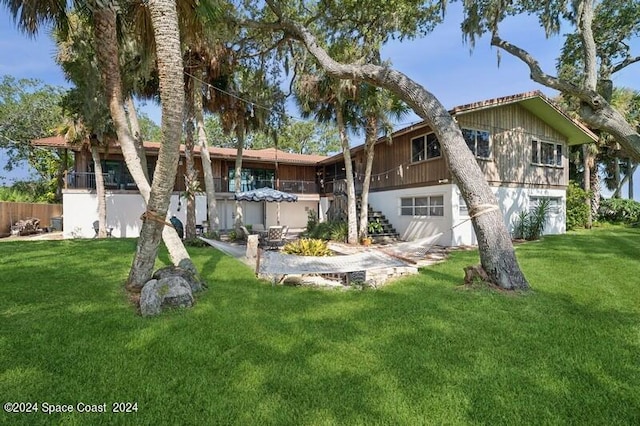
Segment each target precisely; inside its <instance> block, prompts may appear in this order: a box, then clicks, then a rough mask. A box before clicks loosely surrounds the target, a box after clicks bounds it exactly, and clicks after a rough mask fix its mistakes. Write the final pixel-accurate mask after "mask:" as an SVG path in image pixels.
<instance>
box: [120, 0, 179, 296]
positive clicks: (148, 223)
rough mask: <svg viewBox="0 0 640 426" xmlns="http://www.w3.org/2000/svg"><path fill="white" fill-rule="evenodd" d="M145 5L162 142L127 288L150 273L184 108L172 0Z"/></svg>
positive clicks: (166, 205)
mask: <svg viewBox="0 0 640 426" xmlns="http://www.w3.org/2000/svg"><path fill="white" fill-rule="evenodd" d="M148 5H149V11H150V13H151V23H152V25H153V33H154V36H155V40H156V58H157V61H158V76H159V80H160V100H161V102H162V145H161V146H160V152H159V153H158V162H157V164H156V170H155V174H154V179H153V183H152V184H151V194H150V195H149V203H148V204H147V211H146V213H145V214H146V218H145V220H144V221H143V223H142V229H141V230H140V238H138V246H137V248H136V257H135V258H134V261H133V265H132V267H131V272H130V273H129V280H128V285H129V287H130V288H131V287H132V288H142V286H144V284H145V283H146V282H147V281H148V280H149V278H151V275H152V273H153V266H154V264H155V260H156V255H157V252H158V245H159V244H160V239H161V238H162V230H163V229H164V227H165V224H164V219H165V218H166V216H167V209H168V208H169V201H170V198H171V192H172V191H173V185H174V182H175V178H176V169H177V167H178V159H179V157H180V136H181V134H182V122H183V108H184V87H183V76H182V73H183V70H184V67H183V63H182V54H181V51H180V31H179V28H178V13H177V11H176V4H175V2H173V1H170V0H149V3H148Z"/></svg>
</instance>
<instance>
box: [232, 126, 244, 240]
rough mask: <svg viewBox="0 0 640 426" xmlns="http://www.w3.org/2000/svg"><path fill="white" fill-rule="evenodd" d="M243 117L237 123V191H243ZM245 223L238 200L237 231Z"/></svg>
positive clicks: (239, 230) (235, 177)
mask: <svg viewBox="0 0 640 426" xmlns="http://www.w3.org/2000/svg"><path fill="white" fill-rule="evenodd" d="M242 120H243V117H240V119H239V120H238V123H237V124H236V138H237V144H236V152H237V154H236V167H235V175H234V185H235V192H236V194H237V193H238V192H241V191H242V188H241V186H242V150H243V148H244V122H243V121H242ZM243 224H244V221H243V212H242V204H241V202H240V201H236V220H235V222H234V228H235V230H236V232H241V228H240V227H241V226H242V225H243Z"/></svg>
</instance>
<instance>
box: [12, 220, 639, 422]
mask: <svg viewBox="0 0 640 426" xmlns="http://www.w3.org/2000/svg"><path fill="white" fill-rule="evenodd" d="M134 249H135V246H134V242H133V241H131V240H117V239H108V240H73V241H42V242H16V243H2V244H0V271H1V272H0V282H1V284H0V321H1V322H0V324H1V325H0V402H2V403H4V402H7V401H16V402H38V403H39V404H40V407H42V404H43V403H45V402H46V403H49V404H70V405H72V406H74V408H76V404H78V403H79V402H83V403H87V404H102V403H107V407H106V408H107V411H110V410H111V403H114V402H119V401H123V402H126V401H130V402H137V412H135V413H128V414H127V413H123V414H113V413H107V414H102V413H98V414H86V413H78V412H73V413H64V414H50V415H46V414H44V413H42V410H40V412H38V413H31V414H7V413H5V412H0V423H2V424H11V425H16V424H29V425H36V424H65V425H67V424H78V425H79V424H168V425H169V424H170V425H173V424H241V425H245V424H277V425H281V424H292V425H301V424H308V425H311V424H443V423H446V424H492V425H493V424H580V425H582V424H597V425H602V424H607V425H608V424H640V287H639V286H640V278H639V276H640V274H639V273H640V264H639V262H638V259H639V258H640V229H637V228H636V229H631V228H604V229H596V230H594V231H591V232H586V231H583V232H577V233H571V234H568V235H564V236H553V237H545V239H544V240H543V241H541V242H532V243H526V244H523V245H520V246H518V248H517V253H518V258H519V260H520V262H521V266H522V268H523V269H524V271H525V274H526V276H527V277H528V279H529V280H530V283H531V285H532V287H533V291H531V292H529V293H526V294H504V293H499V292H495V291H491V290H488V289H484V290H483V289H480V290H478V289H475V290H469V289H465V288H463V287H461V286H460V284H461V281H462V277H463V273H462V268H463V267H464V266H466V265H468V264H471V263H477V253H474V252H461V253H456V254H454V255H453V256H452V257H451V259H450V260H449V261H447V262H445V263H443V264H440V265H437V266H435V267H430V268H428V269H424V270H422V271H421V273H420V274H419V275H417V276H414V277H410V278H405V279H402V280H400V281H398V282H396V283H394V284H391V285H389V286H387V287H385V288H383V289H381V290H377V291H361V292H358V291H352V292H336V291H320V290H313V289H303V288H291V287H279V286H278V287H272V286H271V285H269V284H268V283H264V282H260V281H258V280H256V279H255V278H254V277H253V274H252V272H251V271H250V270H249V269H247V268H246V267H244V266H243V265H242V264H241V263H239V262H238V261H236V260H235V259H231V258H228V257H226V256H223V255H221V254H220V253H219V252H217V251H215V250H213V249H207V248H193V249H190V252H191V253H192V257H193V260H194V261H195V263H196V264H197V265H198V267H199V268H200V270H201V271H202V273H203V275H204V277H205V278H206V279H207V281H208V282H209V285H210V288H209V290H208V291H206V292H205V293H203V294H201V295H200V296H199V297H198V303H197V304H196V306H195V307H194V308H192V309H190V310H175V311H172V312H168V313H165V314H163V315H161V316H160V317H156V318H151V319H147V318H141V317H138V316H136V315H134V311H133V309H132V308H131V306H130V305H129V304H128V302H127V299H126V296H125V293H124V291H123V289H122V281H123V280H124V278H125V277H126V275H127V272H128V268H129V266H130V262H131V259H132V255H133V251H134ZM163 262H164V263H167V262H168V259H167V257H166V254H163V255H162V256H161V261H160V262H159V264H160V263H163Z"/></svg>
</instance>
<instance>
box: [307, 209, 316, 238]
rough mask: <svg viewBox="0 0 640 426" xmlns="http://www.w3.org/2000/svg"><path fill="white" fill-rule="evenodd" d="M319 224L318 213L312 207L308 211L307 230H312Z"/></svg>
mask: <svg viewBox="0 0 640 426" xmlns="http://www.w3.org/2000/svg"><path fill="white" fill-rule="evenodd" d="M316 226H318V214H317V213H316V211H315V210H313V209H311V210H309V212H307V232H312V231H313V230H314V229H315V228H316Z"/></svg>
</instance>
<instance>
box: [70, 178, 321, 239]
mask: <svg viewBox="0 0 640 426" xmlns="http://www.w3.org/2000/svg"><path fill="white" fill-rule="evenodd" d="M178 197H179V194H178V193H177V192H176V193H174V194H173V195H172V196H171V201H170V204H169V210H168V213H169V216H172V215H175V216H176V217H177V218H178V219H180V221H182V223H183V224H186V222H187V217H186V207H187V206H186V200H185V199H184V198H181V199H179V198H178ZM106 199H107V227H111V228H113V232H112V235H113V236H114V237H119V238H127V237H128V238H136V237H138V236H139V235H140V228H141V226H142V221H141V220H140V216H141V215H142V213H144V211H145V205H144V202H143V200H142V197H141V196H140V194H138V193H134V192H125V191H107V194H106ZM62 203H63V207H62V208H63V229H64V233H63V235H64V237H65V238H93V237H94V235H95V231H94V230H93V222H94V221H96V220H98V199H97V196H96V194H95V193H91V192H88V191H78V190H75V191H65V192H64V194H63V199H62ZM179 204H180V205H179ZM217 207H218V212H219V213H218V214H219V219H220V227H221V229H231V228H233V226H234V219H235V201H234V200H229V199H220V200H217ZM242 207H243V214H244V223H245V224H256V223H262V224H265V226H270V225H275V224H276V221H277V204H276V203H266V204H265V203H256V202H243V203H242ZM310 209H313V210H316V211H317V210H318V201H317V200H314V201H311V200H300V201H298V202H295V203H280V223H281V224H282V225H288V226H289V227H290V228H304V227H306V226H307V212H308V211H309V210H310ZM206 212H207V203H206V196H205V195H204V194H199V195H197V196H196V224H198V225H200V224H202V223H203V222H205V221H206V220H207V213H206ZM265 214H266V216H265ZM265 222H266V223H265Z"/></svg>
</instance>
